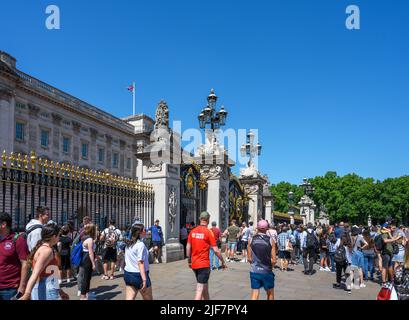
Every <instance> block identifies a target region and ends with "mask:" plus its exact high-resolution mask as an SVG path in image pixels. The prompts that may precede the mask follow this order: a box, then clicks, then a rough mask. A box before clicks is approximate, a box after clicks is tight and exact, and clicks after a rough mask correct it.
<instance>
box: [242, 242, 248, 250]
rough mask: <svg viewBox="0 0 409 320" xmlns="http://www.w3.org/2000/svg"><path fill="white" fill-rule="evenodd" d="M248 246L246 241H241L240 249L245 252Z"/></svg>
mask: <svg viewBox="0 0 409 320" xmlns="http://www.w3.org/2000/svg"><path fill="white" fill-rule="evenodd" d="M248 245H249V242H248V241H244V240H241V248H242V249H243V250H247V246H248Z"/></svg>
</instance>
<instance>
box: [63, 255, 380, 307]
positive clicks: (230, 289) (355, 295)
mask: <svg viewBox="0 0 409 320" xmlns="http://www.w3.org/2000/svg"><path fill="white" fill-rule="evenodd" d="M228 267H229V269H227V270H216V271H212V273H211V276H210V281H209V286H210V297H211V299H212V300H248V299H249V297H250V278H249V265H248V264H246V263H240V262H230V263H228ZM290 267H291V268H292V269H293V271H288V272H281V271H280V270H279V269H276V271H275V274H276V289H275V297H276V300H375V299H376V295H377V293H378V291H379V285H378V284H376V283H372V282H368V283H367V287H366V288H363V289H359V290H354V289H353V291H352V294H348V293H347V292H345V291H344V290H336V289H333V288H332V284H333V282H335V273H331V272H325V271H318V269H319V267H318V266H317V265H315V269H316V270H317V272H316V273H315V274H314V275H312V276H305V275H304V274H303V273H302V270H303V268H302V266H301V265H298V266H290ZM150 275H151V280H152V285H153V297H154V299H159V300H192V299H193V297H194V294H195V286H196V279H195V277H194V274H193V272H192V271H191V270H190V269H188V267H187V262H186V260H185V261H177V262H172V263H168V264H154V265H151V266H150ZM62 287H63V289H64V290H65V291H66V292H67V293H68V294H69V295H70V298H71V299H72V300H77V299H79V297H77V286H76V285H75V283H70V284H68V285H66V284H65V285H64V284H63V285H62ZM91 291H94V292H95V293H96V297H97V300H124V299H125V283H124V281H123V274H122V273H117V275H116V278H115V279H114V280H101V277H100V276H94V277H93V278H92V281H91ZM261 291H262V292H261V295H260V299H265V297H266V296H265V293H264V292H263V290H261ZM137 299H138V300H139V299H141V297H140V295H139V294H138V298H137Z"/></svg>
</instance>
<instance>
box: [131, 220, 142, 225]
mask: <svg viewBox="0 0 409 320" xmlns="http://www.w3.org/2000/svg"><path fill="white" fill-rule="evenodd" d="M137 225H139V226H143V223H142V221H140V220H135V221H134V223H132V226H137Z"/></svg>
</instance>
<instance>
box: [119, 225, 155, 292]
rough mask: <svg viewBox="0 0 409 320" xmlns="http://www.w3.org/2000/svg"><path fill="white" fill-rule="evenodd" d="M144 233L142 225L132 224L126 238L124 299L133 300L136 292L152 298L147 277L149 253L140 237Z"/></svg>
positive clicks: (149, 281) (150, 285) (149, 280)
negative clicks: (129, 233)
mask: <svg viewBox="0 0 409 320" xmlns="http://www.w3.org/2000/svg"><path fill="white" fill-rule="evenodd" d="M145 235H146V231H145V228H144V226H143V225H141V224H137V225H133V226H132V228H131V239H130V240H128V239H126V240H125V242H126V247H125V269H124V271H125V273H124V281H125V284H126V300H135V298H136V295H137V294H138V292H140V293H141V295H142V298H143V299H144V300H152V299H153V298H152V284H151V279H150V278H149V254H148V249H147V248H146V246H145V244H144V243H143V241H142V239H143V237H144V236H145Z"/></svg>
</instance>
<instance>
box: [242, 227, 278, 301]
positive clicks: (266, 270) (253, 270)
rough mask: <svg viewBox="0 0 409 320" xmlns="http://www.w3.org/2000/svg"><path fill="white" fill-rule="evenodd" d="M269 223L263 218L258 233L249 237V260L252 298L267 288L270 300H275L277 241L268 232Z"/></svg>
mask: <svg viewBox="0 0 409 320" xmlns="http://www.w3.org/2000/svg"><path fill="white" fill-rule="evenodd" d="M268 227H269V224H268V221H266V220H261V221H259V222H258V224H257V230H258V232H257V234H255V235H254V236H253V237H252V238H250V239H249V245H248V251H247V256H248V258H247V260H248V262H249V263H250V264H251V267H250V284H251V300H258V298H259V295H260V289H261V288H262V287H263V288H264V290H266V295H267V299H268V300H274V287H275V275H274V272H273V268H274V266H275V264H276V263H277V258H276V243H275V241H274V239H273V238H272V237H269V236H268V235H267V234H266V231H267V230H268Z"/></svg>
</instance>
